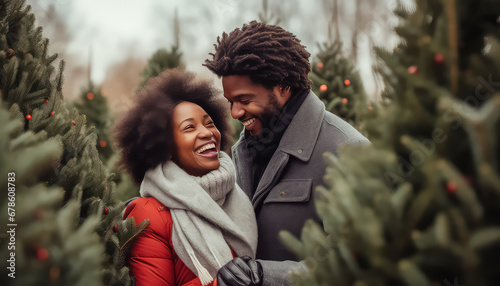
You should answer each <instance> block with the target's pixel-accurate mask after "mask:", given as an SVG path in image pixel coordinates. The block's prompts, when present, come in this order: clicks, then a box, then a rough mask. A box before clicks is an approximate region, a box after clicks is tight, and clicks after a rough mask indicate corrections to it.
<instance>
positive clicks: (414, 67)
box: [408, 66, 418, 74]
mask: <svg viewBox="0 0 500 286" xmlns="http://www.w3.org/2000/svg"><path fill="white" fill-rule="evenodd" d="M408 72H409V73H410V74H416V73H417V72H418V67H417V66H411V67H409V68H408Z"/></svg>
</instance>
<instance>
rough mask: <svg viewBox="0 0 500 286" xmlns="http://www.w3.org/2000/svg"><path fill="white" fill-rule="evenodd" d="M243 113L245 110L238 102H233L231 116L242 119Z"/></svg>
mask: <svg viewBox="0 0 500 286" xmlns="http://www.w3.org/2000/svg"><path fill="white" fill-rule="evenodd" d="M243 115H245V110H244V109H243V108H241V107H240V105H239V104H238V103H233V106H231V117H233V118H234V119H240V118H241V117H243Z"/></svg>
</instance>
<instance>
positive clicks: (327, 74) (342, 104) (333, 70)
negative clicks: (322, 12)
mask: <svg viewBox="0 0 500 286" xmlns="http://www.w3.org/2000/svg"><path fill="white" fill-rule="evenodd" d="M309 78H310V79H311V81H312V88H313V91H314V93H315V94H316V95H317V96H318V97H319V98H320V99H321V101H323V103H324V104H325V107H326V110H328V111H330V112H332V113H333V114H335V115H337V116H339V117H340V118H342V119H344V120H345V121H347V122H349V123H350V124H351V125H353V126H354V127H356V128H358V129H362V127H361V122H363V120H360V117H362V115H363V114H365V113H366V112H367V110H372V109H373V107H372V106H369V104H368V100H367V97H366V94H365V90H364V88H363V83H362V82H361V78H360V76H359V74H358V72H357V71H356V70H355V68H354V65H353V64H352V63H351V62H350V61H349V60H348V59H347V58H346V57H344V56H343V54H342V43H341V42H340V41H335V42H333V43H332V42H330V41H329V42H326V43H324V44H323V45H322V46H320V52H319V53H318V55H317V59H316V60H315V61H314V62H313V68H312V71H311V73H310V74H309Z"/></svg>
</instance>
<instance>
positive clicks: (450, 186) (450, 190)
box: [446, 182, 457, 194]
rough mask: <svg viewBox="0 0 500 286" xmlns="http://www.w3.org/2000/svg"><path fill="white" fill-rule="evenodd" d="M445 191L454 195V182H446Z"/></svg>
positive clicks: (455, 188) (455, 185) (455, 189)
mask: <svg viewBox="0 0 500 286" xmlns="http://www.w3.org/2000/svg"><path fill="white" fill-rule="evenodd" d="M446 189H447V190H448V193H452V194H454V193H455V192H456V191H457V184H455V183H454V182H448V183H446Z"/></svg>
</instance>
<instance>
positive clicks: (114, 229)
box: [113, 224, 118, 232]
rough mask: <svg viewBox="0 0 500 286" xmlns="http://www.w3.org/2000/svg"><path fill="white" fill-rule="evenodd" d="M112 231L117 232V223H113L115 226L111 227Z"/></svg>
mask: <svg viewBox="0 0 500 286" xmlns="http://www.w3.org/2000/svg"><path fill="white" fill-rule="evenodd" d="M113 231H114V232H118V225H117V224H115V226H114V227H113Z"/></svg>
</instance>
